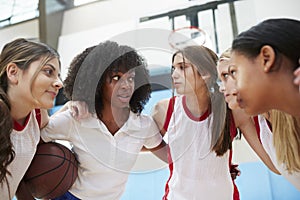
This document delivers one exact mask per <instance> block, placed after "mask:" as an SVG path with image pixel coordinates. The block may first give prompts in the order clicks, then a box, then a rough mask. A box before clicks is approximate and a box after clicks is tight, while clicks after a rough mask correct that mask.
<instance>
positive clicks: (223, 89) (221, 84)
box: [217, 81, 225, 93]
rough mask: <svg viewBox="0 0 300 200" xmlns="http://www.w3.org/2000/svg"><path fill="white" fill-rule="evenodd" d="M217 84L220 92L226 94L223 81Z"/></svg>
mask: <svg viewBox="0 0 300 200" xmlns="http://www.w3.org/2000/svg"><path fill="white" fill-rule="evenodd" d="M217 84H218V86H219V91H220V92H221V93H224V92H225V86H224V84H223V83H222V82H221V81H220V82H218V83H217Z"/></svg>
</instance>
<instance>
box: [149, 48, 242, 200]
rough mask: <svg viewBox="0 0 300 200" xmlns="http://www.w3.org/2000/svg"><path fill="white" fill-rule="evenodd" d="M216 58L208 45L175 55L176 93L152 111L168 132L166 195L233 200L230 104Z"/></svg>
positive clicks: (187, 198)
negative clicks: (219, 82) (222, 88)
mask: <svg viewBox="0 0 300 200" xmlns="http://www.w3.org/2000/svg"><path fill="white" fill-rule="evenodd" d="M217 60H218V58H217V55H216V54H215V53H214V52H213V51H211V50H210V49H208V48H206V47H204V46H188V47H185V48H184V49H182V50H180V51H178V52H176V53H175V54H173V58H172V79H173V85H174V87H175V90H176V93H177V95H178V96H176V97H173V98H172V99H171V100H168V101H165V100H163V101H160V102H158V104H157V105H156V106H155V108H154V112H153V117H154V119H155V121H156V122H157V123H158V125H159V127H160V128H161V129H162V130H163V132H164V131H167V132H166V134H167V136H168V145H169V150H170V151H169V166H170V178H169V180H168V182H167V184H166V188H165V195H164V197H163V199H168V200H171V199H182V200H185V199H186V200H190V199H200V198H205V199H216V200H217V199H224V200H227V199H233V196H234V195H233V194H234V185H233V181H232V178H231V175H230V167H229V160H230V158H229V157H230V152H229V149H231V140H232V138H231V135H230V133H229V131H226V130H225V117H226V103H225V101H224V98H223V95H222V93H220V92H219V91H218V85H217V82H216V81H217V70H216V65H217ZM168 105H169V106H168ZM168 108H169V109H168ZM164 122H167V123H169V124H166V123H165V124H164ZM216 191H217V192H216ZM235 199H238V196H236V197H235Z"/></svg>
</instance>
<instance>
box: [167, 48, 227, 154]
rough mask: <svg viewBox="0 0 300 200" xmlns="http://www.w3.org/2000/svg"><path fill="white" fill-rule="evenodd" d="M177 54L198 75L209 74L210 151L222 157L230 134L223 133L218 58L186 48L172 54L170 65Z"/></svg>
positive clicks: (198, 50)
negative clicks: (189, 63) (211, 116)
mask: <svg viewBox="0 0 300 200" xmlns="http://www.w3.org/2000/svg"><path fill="white" fill-rule="evenodd" d="M177 54H182V56H183V58H185V59H188V60H189V61H190V62H191V63H192V64H193V65H194V66H195V67H196V69H197V72H198V73H199V74H209V75H210V78H209V80H208V81H207V82H206V84H207V85H206V86H207V90H208V91H209V97H210V101H211V102H210V103H211V108H210V109H211V113H212V114H213V116H214V117H213V119H212V120H213V121H212V126H211V127H212V141H211V149H212V150H213V151H215V152H216V154H217V156H222V155H223V154H224V153H226V152H227V150H228V149H230V148H231V138H230V132H229V131H225V130H226V129H228V127H225V125H226V123H225V119H226V102H225V100H224V96H223V94H222V93H221V92H219V89H218V85H217V77H218V72H217V67H216V66H217V61H218V56H217V55H216V54H215V53H214V52H213V51H212V50H210V49H209V48H206V47H204V46H188V47H185V48H183V49H182V50H180V51H178V52H176V53H175V54H173V57H172V63H173V61H174V58H175V56H176V55H177Z"/></svg>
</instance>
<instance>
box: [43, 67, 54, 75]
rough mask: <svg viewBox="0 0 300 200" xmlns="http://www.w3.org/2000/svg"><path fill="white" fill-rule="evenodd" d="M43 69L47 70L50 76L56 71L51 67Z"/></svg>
mask: <svg viewBox="0 0 300 200" xmlns="http://www.w3.org/2000/svg"><path fill="white" fill-rule="evenodd" d="M42 71H43V72H45V73H46V74H47V75H49V76H51V75H52V74H53V72H54V70H53V69H51V68H45V69H43V70H42Z"/></svg>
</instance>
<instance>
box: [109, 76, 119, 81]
mask: <svg viewBox="0 0 300 200" xmlns="http://www.w3.org/2000/svg"><path fill="white" fill-rule="evenodd" d="M120 79H121V76H119V75H114V76H113V77H112V78H111V80H114V81H118V80H120Z"/></svg>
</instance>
